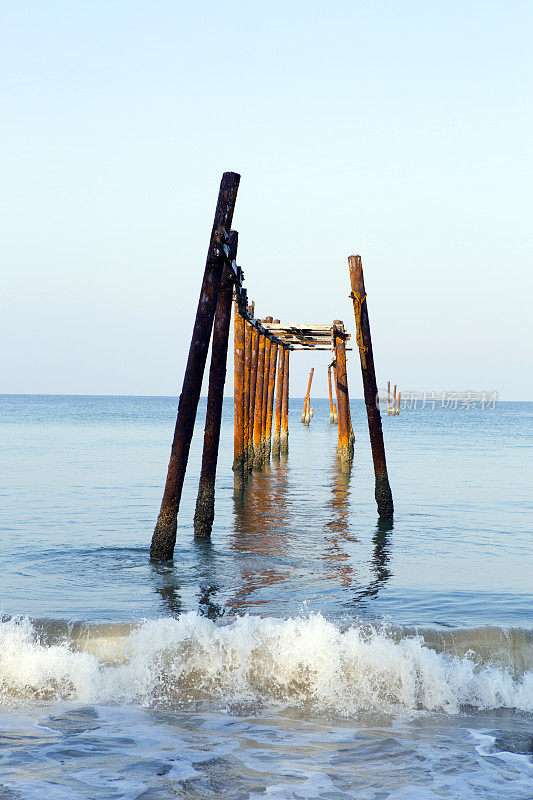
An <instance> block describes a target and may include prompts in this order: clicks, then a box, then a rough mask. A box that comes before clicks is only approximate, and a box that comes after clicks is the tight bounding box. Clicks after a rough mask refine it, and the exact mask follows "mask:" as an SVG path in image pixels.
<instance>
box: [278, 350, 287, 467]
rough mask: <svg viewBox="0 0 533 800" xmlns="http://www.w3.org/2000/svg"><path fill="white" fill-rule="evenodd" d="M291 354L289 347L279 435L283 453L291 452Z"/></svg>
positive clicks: (284, 365) (284, 366)
mask: <svg viewBox="0 0 533 800" xmlns="http://www.w3.org/2000/svg"><path fill="white" fill-rule="evenodd" d="M289 354H290V350H289V348H288V347H287V348H286V350H285V358H284V360H283V361H284V363H283V397H282V402H281V428H280V435H279V450H280V453H281V455H287V453H288V452H289Z"/></svg>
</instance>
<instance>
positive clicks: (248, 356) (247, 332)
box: [243, 306, 252, 478]
mask: <svg viewBox="0 0 533 800" xmlns="http://www.w3.org/2000/svg"><path fill="white" fill-rule="evenodd" d="M248 310H250V306H248ZM251 360H252V326H251V325H250V323H249V322H248V321H247V320H244V392H243V412H244V413H243V416H244V423H243V427H244V476H245V478H246V475H247V473H248V472H249V469H248V465H249V460H250V455H249V452H250V435H249V431H250V366H251Z"/></svg>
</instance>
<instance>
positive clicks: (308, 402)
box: [301, 367, 315, 425]
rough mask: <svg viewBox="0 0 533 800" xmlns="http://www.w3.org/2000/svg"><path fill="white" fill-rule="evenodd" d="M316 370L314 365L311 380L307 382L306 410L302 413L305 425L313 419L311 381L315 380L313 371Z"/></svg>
mask: <svg viewBox="0 0 533 800" xmlns="http://www.w3.org/2000/svg"><path fill="white" fill-rule="evenodd" d="M314 371H315V368H314V367H311V372H310V373H309V382H308V384H307V392H306V394H305V400H304V411H303V414H302V420H301V421H302V422H303V423H304V425H309V423H310V421H311V399H310V397H311V383H312V382H313V373H314Z"/></svg>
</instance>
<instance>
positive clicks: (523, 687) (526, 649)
mask: <svg viewBox="0 0 533 800" xmlns="http://www.w3.org/2000/svg"><path fill="white" fill-rule="evenodd" d="M0 404H1V407H2V414H1V420H2V424H1V441H2V448H1V449H2V459H1V463H0V476H1V479H0V529H1V537H0V546H1V565H2V573H1V579H0V614H1V621H0V717H1V724H0V798H1V800H8V799H9V800H15V799H19V798H20V799H21V800H22V799H23V798H53V800H55V799H56V798H58V799H59V798H61V799H62V798H69V799H70V798H83V799H84V800H85V799H87V800H96V799H97V798H98V800H100V798H117V799H118V798H127V799H128V800H129V799H130V798H131V799H133V798H143V800H160V799H161V800H162V798H165V799H166V798H174V797H176V798H228V800H237V799H238V798H242V799H243V800H245V799H248V798H249V799H250V800H255V799H256V798H277V799H279V800H281V799H282V798H283V799H285V798H287V800H292V799H293V798H324V800H326V798H327V800H344V799H345V798H358V800H359V799H362V800H367V799H368V800H374V798H376V799H377V798H383V799H385V798H394V799H395V800H407V799H408V798H413V799H414V798H416V799H417V800H418V798H422V800H425V799H426V798H427V799H428V800H429V798H431V799H433V798H466V799H467V800H468V799H469V798H494V799H495V800H496V798H498V799H499V798H519V799H522V798H524V799H526V798H527V799H528V800H531V798H532V797H533V762H532V752H533V731H532V724H531V723H532V719H533V624H532V623H533V615H532V607H533V606H532V600H533V580H532V577H531V576H532V574H533V572H532V569H531V517H532V514H531V510H532V508H531V506H532V502H531V484H532V482H533V481H532V474H531V467H530V461H528V456H530V448H531V442H532V418H533V404H531V403H497V405H496V408H495V409H486V410H481V409H479V408H478V409H469V410H463V409H457V410H454V409H441V408H436V409H431V408H426V409H423V410H422V409H420V408H419V409H418V410H411V411H410V410H404V411H402V413H401V415H400V416H399V417H386V416H385V417H384V419H383V424H384V433H385V443H386V448H387V456H388V463H389V474H390V481H391V486H392V489H393V494H394V499H395V509H396V513H395V517H394V522H393V523H392V522H391V523H383V522H379V521H378V520H377V517H376V510H375V503H374V499H373V480H372V465H371V457H370V448H369V444H368V432H367V428H366V417H365V411H364V406H363V404H362V402H360V401H353V402H352V418H353V426H354V430H355V435H356V443H355V447H356V452H355V459H354V464H353V468H352V471H351V473H350V474H349V475H346V474H343V473H341V472H339V470H338V468H337V463H336V460H335V444H336V435H337V432H336V428H335V426H331V425H330V424H329V407H328V402H327V401H323V400H315V401H314V417H313V419H312V422H311V425H310V426H309V428H307V427H306V426H304V425H301V424H300V422H299V419H300V415H301V409H302V401H301V400H297V399H296V400H295V399H291V411H290V439H289V443H290V452H289V455H288V457H287V458H284V459H282V460H279V461H273V462H271V464H270V465H269V467H268V468H266V469H265V470H264V471H263V472H261V473H258V474H255V475H254V476H253V477H252V478H251V479H250V481H249V484H248V489H247V492H246V496H245V498H244V500H242V499H241V498H235V497H234V494H233V476H232V471H231V464H232V458H233V453H232V448H233V409H232V403H231V401H228V402H226V403H225V407H224V418H223V429H222V436H221V447H220V456H219V470H218V477H217V487H216V518H215V525H214V529H213V535H212V538H211V540H210V541H207V542H200V543H198V542H195V541H194V540H193V535H192V534H193V529H192V518H193V514H194V505H195V499H196V490H197V484H198V475H199V469H200V460H201V445H202V431H203V416H204V414H205V401H201V405H200V410H199V416H198V421H197V426H196V432H195V438H194V441H193V445H192V448H191V458H190V463H189V471H188V474H187V479H186V484H185V489H184V493H183V498H182V504H181V509H180V516H179V527H178V540H177V546H176V552H175V558H174V561H173V562H171V563H168V564H158V565H156V564H151V563H150V562H149V559H148V549H149V544H150V538H151V534H152V530H153V526H154V523H155V520H156V517H157V512H158V509H159V504H160V500H161V493H162V488H163V484H164V480H165V477H166V468H167V463H168V456H169V450H170V442H171V439H172V433H173V428H174V422H175V414H176V407H177V401H176V399H175V398H161V397H57V396H6V395H4V396H3V397H1V398H0Z"/></svg>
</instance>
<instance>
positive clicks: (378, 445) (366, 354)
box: [348, 256, 394, 517]
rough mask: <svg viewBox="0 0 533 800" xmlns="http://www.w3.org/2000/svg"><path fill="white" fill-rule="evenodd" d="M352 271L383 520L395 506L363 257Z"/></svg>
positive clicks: (351, 263) (353, 258)
mask: <svg viewBox="0 0 533 800" xmlns="http://www.w3.org/2000/svg"><path fill="white" fill-rule="evenodd" d="M348 266H349V269H350V283H351V286H352V294H351V297H352V300H353V308H354V314H355V324H356V329H357V336H356V340H357V345H358V347H359V355H360V358H361V372H362V375H363V389H364V396H365V405H366V413H367V417H368V430H369V433H370V446H371V448H372V458H373V461H374V474H375V478H376V492H375V496H376V503H377V506H378V514H379V516H380V517H392V515H393V513H394V504H393V501H392V492H391V488H390V485H389V477H388V475H387V461H386V458H385V445H384V442H383V430H382V428H381V414H380V411H379V402H378V387H377V383H376V372H375V369H374V356H373V353H372V339H371V337H370V322H369V319H368V306H367V302H366V292H365V282H364V278H363V266H362V264H361V257H360V256H350V257H349V258H348Z"/></svg>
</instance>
